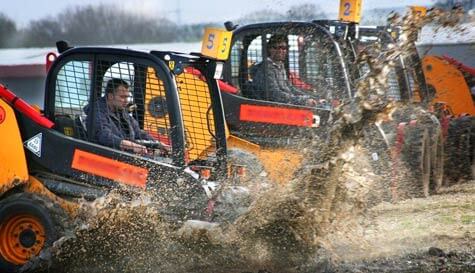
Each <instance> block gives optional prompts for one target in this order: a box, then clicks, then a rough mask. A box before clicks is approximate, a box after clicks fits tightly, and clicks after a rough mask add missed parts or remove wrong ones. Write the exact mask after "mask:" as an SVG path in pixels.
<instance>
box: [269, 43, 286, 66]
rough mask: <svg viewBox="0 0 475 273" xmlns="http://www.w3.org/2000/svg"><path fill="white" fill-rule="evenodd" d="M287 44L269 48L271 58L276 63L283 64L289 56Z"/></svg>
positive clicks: (278, 44)
mask: <svg viewBox="0 0 475 273" xmlns="http://www.w3.org/2000/svg"><path fill="white" fill-rule="evenodd" d="M288 49H289V48H288V45H287V43H286V42H280V43H277V44H275V45H273V46H271V47H270V48H269V57H270V58H271V59H272V60H274V61H276V62H283V61H285V58H286V57H287V54H288Z"/></svg>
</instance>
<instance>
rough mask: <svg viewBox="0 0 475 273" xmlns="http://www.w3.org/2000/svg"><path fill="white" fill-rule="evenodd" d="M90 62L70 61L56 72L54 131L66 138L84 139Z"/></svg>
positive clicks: (89, 86)
mask: <svg viewBox="0 0 475 273" xmlns="http://www.w3.org/2000/svg"><path fill="white" fill-rule="evenodd" d="M91 67H92V65H91V62H90V61H70V62H67V63H65V64H64V65H63V66H62V67H61V68H60V70H59V71H58V74H57V78H56V83H55V101H54V104H55V123H56V129H57V130H58V131H60V132H62V133H64V134H65V135H67V136H71V137H76V138H85V135H84V132H83V131H84V130H83V125H84V123H85V117H84V107H85V106H86V105H87V104H88V101H89V95H90V88H91Z"/></svg>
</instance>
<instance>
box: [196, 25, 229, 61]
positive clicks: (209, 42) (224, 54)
mask: <svg viewBox="0 0 475 273" xmlns="http://www.w3.org/2000/svg"><path fill="white" fill-rule="evenodd" d="M231 37H232V32H230V31H226V30H224V29H218V28H207V29H206V30H205V34H204V36H203V41H202V44H201V54H203V55H205V56H208V57H211V58H214V59H217V60H226V59H228V55H229V48H230V46H231Z"/></svg>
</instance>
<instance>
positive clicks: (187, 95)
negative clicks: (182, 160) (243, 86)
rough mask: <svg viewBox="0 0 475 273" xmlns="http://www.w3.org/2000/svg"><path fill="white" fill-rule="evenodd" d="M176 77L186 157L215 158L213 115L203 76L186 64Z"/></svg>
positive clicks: (190, 158) (193, 158) (195, 158)
mask: <svg viewBox="0 0 475 273" xmlns="http://www.w3.org/2000/svg"><path fill="white" fill-rule="evenodd" d="M176 81H177V86H178V92H179V96H180V104H181V111H182V115H183V122H184V126H185V137H186V143H187V146H186V150H187V154H188V158H189V160H191V161H193V160H197V159H207V160H209V159H212V158H215V157H216V153H215V152H216V140H215V137H214V136H215V125H214V115H213V110H212V108H211V97H210V93H209V88H208V85H207V83H206V79H205V78H204V76H202V75H201V73H200V72H199V71H198V70H197V69H193V68H187V69H186V70H185V73H182V74H180V75H178V76H177V78H176Z"/></svg>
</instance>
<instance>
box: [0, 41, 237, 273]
mask: <svg viewBox="0 0 475 273" xmlns="http://www.w3.org/2000/svg"><path fill="white" fill-rule="evenodd" d="M57 45H58V52H59V53H60V54H59V56H57V57H56V56H55V54H50V55H49V56H48V58H49V60H50V62H49V64H48V67H49V71H48V75H47V79H46V88H45V103H44V110H43V111H39V110H37V109H36V108H34V107H32V106H30V105H29V104H27V103H26V102H25V101H23V100H22V99H21V98H18V97H17V96H16V95H15V94H14V93H13V92H11V91H10V90H8V89H7V88H6V87H5V86H2V85H0V134H1V135H2V136H3V138H2V143H1V144H0V145H1V147H0V162H1V163H0V165H1V166H0V272H17V271H19V270H20V268H21V267H22V266H23V265H25V264H26V263H27V262H28V261H29V260H30V259H31V258H32V257H34V256H37V255H39V254H40V252H41V251H42V250H44V249H45V248H47V247H49V246H51V245H52V243H53V242H54V241H55V240H57V239H58V238H60V237H61V236H62V235H63V234H64V232H65V229H67V228H68V226H69V223H70V220H71V219H73V218H74V217H75V214H76V211H77V207H78V202H77V201H78V200H80V199H81V200H82V199H86V200H94V199H96V198H97V197H100V196H104V195H105V194H107V193H109V192H110V191H112V190H114V189H121V191H125V192H129V193H132V194H131V196H133V195H134V194H133V193H135V192H140V191H146V192H150V193H152V194H153V196H154V199H155V201H157V202H158V203H159V204H161V206H162V210H163V213H164V218H165V219H168V218H170V220H171V221H183V220H187V219H202V220H210V219H211V220H212V219H213V204H215V203H216V202H215V198H216V197H215V191H214V190H215V189H216V188H217V187H218V186H219V183H220V182H222V181H223V180H224V179H225V178H226V177H228V176H229V175H233V174H231V173H228V169H229V168H228V166H227V165H228V164H227V161H226V159H227V147H226V131H225V124H224V114H223V109H222V105H221V97H220V92H219V87H218V83H217V80H216V79H217V78H219V77H220V71H221V69H220V68H221V66H222V64H221V62H220V60H219V59H218V58H210V57H206V56H204V55H202V54H193V55H188V54H180V53H175V52H161V51H150V52H142V51H134V50H129V49H118V48H103V47H78V48H74V47H70V46H69V45H67V43H65V42H58V44H57ZM187 70H188V71H189V70H196V71H199V73H200V75H201V76H200V78H199V79H198V78H196V77H194V76H193V75H192V74H190V73H184V72H186V71H187ZM113 78H114V79H115V78H119V79H121V80H123V81H125V82H127V83H128V85H129V87H130V88H129V91H130V97H129V98H128V100H129V102H130V104H131V105H132V107H129V110H128V111H129V112H128V115H130V116H132V117H133V118H134V119H135V120H136V121H137V123H138V124H139V127H140V130H141V131H142V132H146V133H147V134H148V135H150V136H151V137H152V138H153V140H147V141H142V140H140V139H136V140H133V141H136V143H139V144H141V145H144V146H146V148H147V150H148V152H147V154H143V155H141V154H135V153H132V152H130V151H127V150H121V149H119V148H115V147H108V146H105V145H102V144H100V143H98V142H97V141H96V139H95V137H94V133H91V132H97V130H101V128H97V126H98V125H97V124H96V118H95V117H94V115H97V111H94V110H96V107H97V105H98V104H97V103H96V102H97V101H98V100H100V99H101V98H103V97H104V96H105V88H106V85H107V82H108V81H109V80H111V79H113ZM87 115H92V116H89V118H88V116H87ZM160 147H162V148H163V147H167V148H166V149H159V148H160ZM233 169H236V168H233ZM167 217H168V218H167Z"/></svg>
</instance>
